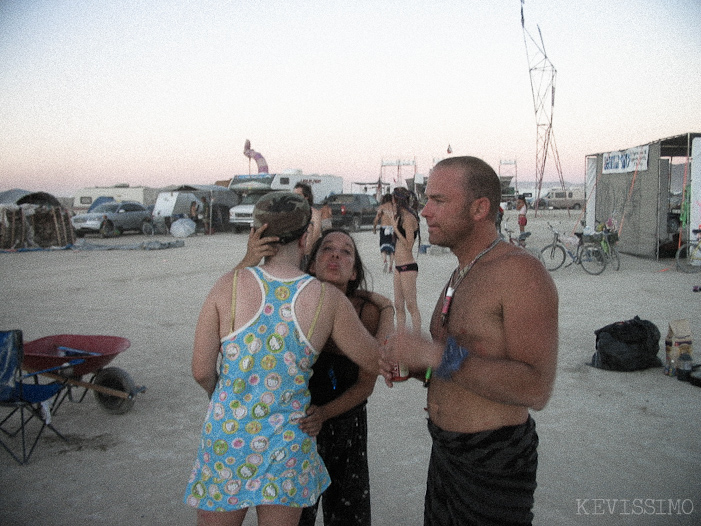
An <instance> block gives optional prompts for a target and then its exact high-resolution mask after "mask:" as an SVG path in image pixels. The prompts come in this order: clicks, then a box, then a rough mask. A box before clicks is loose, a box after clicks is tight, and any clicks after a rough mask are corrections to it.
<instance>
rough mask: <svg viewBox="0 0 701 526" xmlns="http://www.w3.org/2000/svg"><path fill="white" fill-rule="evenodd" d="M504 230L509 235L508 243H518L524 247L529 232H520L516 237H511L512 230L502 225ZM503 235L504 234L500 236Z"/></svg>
mask: <svg viewBox="0 0 701 526" xmlns="http://www.w3.org/2000/svg"><path fill="white" fill-rule="evenodd" d="M504 231H505V232H506V233H507V234H508V235H509V243H511V244H512V245H518V246H520V247H523V248H525V247H526V239H527V238H528V237H529V236H530V235H531V233H530V232H521V233H520V234H519V235H518V237H516V238H515V237H513V235H512V234H513V233H514V231H513V230H511V229H510V228H509V227H508V226H505V227H504ZM502 237H504V236H502Z"/></svg>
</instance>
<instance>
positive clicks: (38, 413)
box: [0, 330, 83, 464]
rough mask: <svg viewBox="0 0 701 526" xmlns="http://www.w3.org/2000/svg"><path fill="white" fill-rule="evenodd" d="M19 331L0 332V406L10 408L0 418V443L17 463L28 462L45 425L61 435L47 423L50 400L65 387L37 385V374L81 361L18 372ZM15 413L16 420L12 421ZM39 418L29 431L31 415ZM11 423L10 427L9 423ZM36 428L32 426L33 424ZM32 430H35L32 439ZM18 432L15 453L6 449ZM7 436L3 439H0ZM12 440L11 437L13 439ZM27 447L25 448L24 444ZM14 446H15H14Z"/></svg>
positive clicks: (20, 346)
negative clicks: (18, 442) (24, 372)
mask: <svg viewBox="0 0 701 526" xmlns="http://www.w3.org/2000/svg"><path fill="white" fill-rule="evenodd" d="M22 357H23V345H22V331H20V330H12V331H0V407H8V408H10V409H12V411H11V412H10V414H9V415H7V416H6V417H5V418H4V419H3V420H2V421H0V431H1V432H2V433H0V445H2V447H3V448H4V449H5V450H6V451H7V452H8V453H9V454H10V455H11V456H12V458H14V459H15V460H16V461H17V462H18V463H20V464H26V463H27V462H29V457H31V455H32V453H33V452H34V448H35V447H36V445H37V443H38V442H39V438H41V435H42V433H43V432H44V429H45V428H47V427H48V428H49V429H51V431H53V432H54V433H56V435H58V436H59V437H60V438H62V439H63V440H66V441H67V439H66V437H64V436H63V435H62V434H61V433H60V432H59V431H58V430H57V429H56V428H55V427H54V426H53V424H52V423H51V406H52V403H51V402H50V401H51V400H52V399H54V400H55V399H56V398H57V397H58V395H59V393H60V392H61V390H62V389H63V388H64V387H65V385H64V383H61V382H52V383H50V384H40V383H39V379H38V375H39V374H41V373H45V372H56V371H58V370H61V369H66V368H68V367H72V366H73V365H78V364H79V363H82V362H83V360H72V361H70V362H68V363H66V364H64V365H61V366H59V367H52V368H50V369H45V370H42V371H36V372H32V373H29V374H22ZM30 378H32V379H34V383H25V382H24V381H23V380H27V379H30ZM17 414H18V415H19V423H18V424H15V421H16V420H17V419H16V418H12V417H13V415H17ZM35 417H36V418H37V420H40V421H41V427H40V428H39V430H38V431H30V429H29V425H28V424H29V422H30V421H31V420H33V419H34V418H35ZM12 424H15V427H14V428H10V427H9V426H10V425H12ZM33 427H36V426H33ZM32 433H35V435H34V438H33V441H32ZM18 434H20V436H21V445H22V454H21V455H19V453H15V452H14V451H13V450H12V449H11V448H10V440H9V439H15V437H16V436H17V435H18ZM4 437H7V438H6V439H5V440H6V441H4V440H2V438H4ZM13 441H14V440H13ZM28 446H29V447H28ZM15 447H16V448H17V446H15Z"/></svg>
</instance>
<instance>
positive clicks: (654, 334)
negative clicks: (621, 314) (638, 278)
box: [590, 316, 662, 371]
mask: <svg viewBox="0 0 701 526" xmlns="http://www.w3.org/2000/svg"><path fill="white" fill-rule="evenodd" d="M594 334H595V335H596V352H595V353H594V355H593V356H592V359H591V364H590V365H592V366H593V367H597V368H599V369H606V370H608V371H639V370H641V369H648V368H650V367H662V362H661V361H660V359H659V358H658V357H657V353H658V352H659V350H660V330H659V329H658V328H657V326H656V325H655V324H654V323H652V322H651V321H647V320H641V319H640V317H638V316H636V317H635V318H633V319H632V320H627V321H619V322H616V323H612V324H610V325H607V326H606V327H602V328H601V329H599V330H596V331H594Z"/></svg>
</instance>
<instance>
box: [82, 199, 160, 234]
mask: <svg viewBox="0 0 701 526" xmlns="http://www.w3.org/2000/svg"><path fill="white" fill-rule="evenodd" d="M71 223H73V228H75V230H76V233H77V234H78V237H83V236H84V235H85V234H89V233H93V234H97V233H99V234H101V235H102V237H111V236H118V235H119V234H121V233H122V232H126V231H127V230H136V231H139V232H143V231H144V228H145V227H144V224H147V225H149V226H150V223H151V212H149V211H148V210H147V209H146V208H145V207H144V206H143V205H142V204H141V203H136V202H133V201H123V202H121V203H118V202H114V201H113V202H109V203H103V204H101V205H98V206H96V207H95V208H94V209H93V211H92V212H88V213H86V214H78V215H76V216H74V217H73V218H71ZM146 228H147V229H148V226H147V227H146Z"/></svg>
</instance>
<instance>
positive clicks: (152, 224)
mask: <svg viewBox="0 0 701 526" xmlns="http://www.w3.org/2000/svg"><path fill="white" fill-rule="evenodd" d="M141 231H142V232H143V234H144V235H145V236H153V235H156V234H158V235H166V234H168V226H167V225H166V223H165V221H156V220H155V219H153V220H151V221H144V223H143V224H142V225H141Z"/></svg>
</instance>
